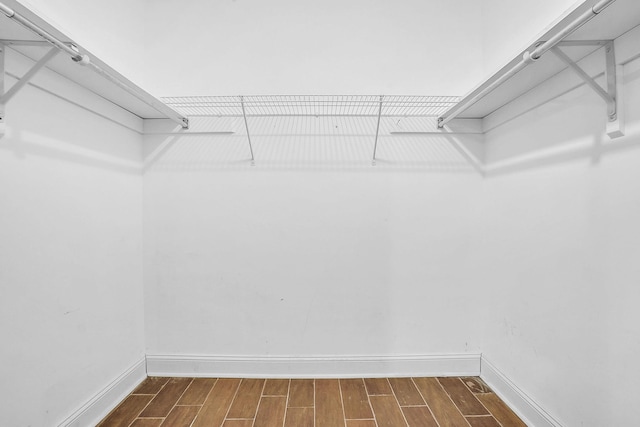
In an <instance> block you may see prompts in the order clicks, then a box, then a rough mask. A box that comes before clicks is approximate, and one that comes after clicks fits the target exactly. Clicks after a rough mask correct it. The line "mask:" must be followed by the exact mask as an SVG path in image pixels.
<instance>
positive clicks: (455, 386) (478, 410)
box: [438, 378, 490, 415]
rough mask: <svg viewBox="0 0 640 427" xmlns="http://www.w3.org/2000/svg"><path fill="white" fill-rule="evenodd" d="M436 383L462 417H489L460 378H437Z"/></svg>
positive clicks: (487, 412)
mask: <svg viewBox="0 0 640 427" xmlns="http://www.w3.org/2000/svg"><path fill="white" fill-rule="evenodd" d="M438 382H439V383H440V384H441V385H442V387H443V388H444V390H445V391H446V392H447V394H449V397H451V400H453V403H455V404H456V406H457V407H458V409H459V410H460V412H462V415H490V413H489V411H487V408H485V407H484V405H483V404H482V403H480V401H479V400H478V399H476V396H475V395H474V394H473V393H471V391H469V389H468V388H467V386H466V385H464V384H463V383H462V381H461V380H460V378H438Z"/></svg>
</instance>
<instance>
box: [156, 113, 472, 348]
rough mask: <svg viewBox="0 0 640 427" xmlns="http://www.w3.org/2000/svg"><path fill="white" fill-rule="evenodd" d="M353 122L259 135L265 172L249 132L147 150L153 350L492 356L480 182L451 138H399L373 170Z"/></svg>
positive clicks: (359, 126)
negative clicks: (483, 331)
mask: <svg viewBox="0 0 640 427" xmlns="http://www.w3.org/2000/svg"><path fill="white" fill-rule="evenodd" d="M332 120H334V121H336V122H335V123H333V125H331V126H329V122H330V121H332ZM348 120H349V119H345V118H342V119H315V118H307V119H305V118H302V119H299V120H298V121H297V124H298V126H300V127H302V128H304V129H306V133H303V134H302V135H300V134H298V133H297V132H296V131H294V135H296V136H293V137H292V136H287V131H288V130H291V129H292V126H293V127H294V128H295V122H296V121H293V122H290V123H289V124H288V125H284V124H283V123H279V124H278V122H277V121H276V122H275V123H276V125H275V126H273V128H272V127H265V128H263V129H262V130H256V128H255V126H253V125H252V129H254V131H255V133H252V141H253V144H254V150H255V153H256V166H254V167H252V166H250V161H249V157H248V156H249V154H248V153H249V152H248V146H247V141H246V137H245V136H244V135H243V134H242V132H239V134H238V135H234V136H201V137H198V136H191V137H182V138H177V139H173V137H168V138H167V137H157V136H154V137H147V144H148V145H149V146H153V147H156V150H157V149H160V150H161V152H162V154H161V155H159V156H153V155H149V158H150V159H155V160H153V161H151V162H150V163H149V164H148V169H147V172H146V173H145V176H144V185H145V201H144V211H145V219H144V228H145V235H144V236H145V237H144V238H145V248H146V250H145V292H146V299H145V302H146V306H145V313H146V319H147V321H146V325H147V353H149V354H160V355H180V354H185V355H205V356H211V355H229V356H249V357H261V356H267V355H271V356H274V355H276V356H321V355H322V356H324V355H344V356H360V355H364V356H378V355H384V356H397V355H409V354H419V355H423V354H435V353H438V354H442V353H445V354H448V353H465V352H468V353H477V351H478V349H479V347H478V341H477V340H476V339H475V337H477V336H478V335H477V334H478V333H480V329H479V325H480V324H479V322H478V321H477V319H478V316H479V312H480V311H481V310H482V308H481V307H480V306H478V305H477V300H478V297H479V295H480V292H481V288H479V287H478V286H477V281H476V272H475V270H476V268H475V267H474V265H475V261H474V259H475V255H476V253H477V248H476V246H475V245H476V242H477V241H478V239H476V238H475V234H476V230H477V229H478V226H477V225H478V222H477V217H476V212H477V204H478V203H479V199H478V197H479V195H480V191H479V190H480V189H481V187H482V180H481V178H480V177H479V175H478V174H477V173H476V172H475V171H474V170H473V168H471V167H469V165H468V164H467V163H466V161H465V160H464V158H462V157H461V155H460V153H459V152H458V151H456V149H455V148H453V146H452V145H451V144H450V143H449V142H447V141H446V140H445V139H444V138H443V137H440V136H438V137H433V138H431V139H430V138H429V137H424V136H423V137H417V138H416V137H413V138H411V137H410V138H406V137H404V138H403V137H396V138H395V139H393V138H392V137H388V133H387V136H386V137H385V139H384V140H381V141H380V144H381V145H380V151H379V152H378V156H379V157H378V165H377V166H375V167H374V166H371V155H372V149H373V142H374V141H373V139H374V138H373V137H374V134H375V121H374V122H371V120H370V119H368V118H367V119H351V126H352V127H351V128H349V127H348V125H347V123H346V121H348ZM301 122H304V124H302V123H301ZM317 122H321V123H320V124H318V123H317ZM363 122H364V124H363ZM257 123H259V121H257V120H252V124H257ZM268 123H269V124H273V123H274V122H273V121H271V122H268ZM337 123H339V125H338V124H337ZM314 126H318V127H319V128H325V129H326V128H328V127H330V128H332V129H335V128H338V129H340V130H336V131H335V134H334V135H333V136H329V137H326V136H325V137H322V138H318V137H317V136H316V135H315V134H316V131H314V129H315V127H314ZM344 127H347V129H344ZM240 129H242V128H240ZM358 130H359V131H358ZM363 130H364V132H366V133H364V135H363ZM384 132H385V128H384V127H383V133H384ZM163 140H166V141H165V142H164V143H165V145H164V146H163V145H162V142H163ZM149 151H150V152H153V150H149ZM402 155H404V161H403V160H401V157H402ZM421 162H422V163H421Z"/></svg>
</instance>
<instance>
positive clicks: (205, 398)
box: [189, 378, 218, 427]
mask: <svg viewBox="0 0 640 427" xmlns="http://www.w3.org/2000/svg"><path fill="white" fill-rule="evenodd" d="M213 379H214V380H215V381H214V382H213V384H211V388H210V389H209V392H208V393H207V395H206V396H205V397H204V402H202V405H201V406H200V410H199V411H198V413H197V414H196V416H195V418H194V419H193V421H191V424H190V425H189V427H191V426H192V425H193V424H194V423H195V422H196V420H197V419H198V415H200V411H202V408H204V404H205V403H207V400H208V399H209V395H211V392H212V391H213V388H214V387H215V386H216V384H218V378H213Z"/></svg>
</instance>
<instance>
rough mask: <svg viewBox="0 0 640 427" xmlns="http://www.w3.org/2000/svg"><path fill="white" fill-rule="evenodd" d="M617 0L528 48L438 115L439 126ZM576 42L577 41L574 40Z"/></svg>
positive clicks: (600, 5)
mask: <svg viewBox="0 0 640 427" xmlns="http://www.w3.org/2000/svg"><path fill="white" fill-rule="evenodd" d="M615 1H616V0H600V1H598V2H597V3H595V4H594V5H593V6H591V7H590V8H589V9H588V10H586V11H584V12H583V13H582V14H581V15H580V16H578V17H577V18H575V19H574V20H573V21H571V22H570V23H568V24H567V25H565V26H564V27H563V28H560V29H559V30H558V31H557V32H556V33H555V34H553V35H552V36H551V37H550V38H549V39H547V40H545V41H541V42H539V43H537V44H536V45H535V47H534V48H532V49H531V50H527V51H525V52H524V54H523V55H522V58H521V59H520V60H519V61H518V62H517V63H514V64H513V66H511V67H509V68H507V69H505V70H501V71H500V73H498V74H496V75H495V76H493V77H492V78H491V79H489V80H487V81H486V82H485V83H483V84H482V85H481V86H479V87H478V88H476V89H475V90H474V91H472V92H471V93H469V94H468V95H467V96H465V97H464V98H463V99H461V100H460V102H458V104H456V105H454V106H453V107H451V108H450V109H448V110H447V111H445V112H444V113H443V114H442V115H441V116H440V117H438V128H443V127H444V126H445V125H446V124H447V123H448V122H449V121H451V120H453V119H455V118H456V117H458V116H460V115H461V114H462V113H463V112H464V111H466V110H468V109H469V108H470V107H471V106H472V105H474V104H476V103H477V102H478V101H480V100H481V99H482V98H484V97H485V96H487V95H488V94H489V93H491V92H493V91H494V90H495V89H496V88H497V87H498V86H501V85H502V84H503V83H505V82H506V81H508V80H510V79H511V78H512V77H514V76H515V75H516V74H518V73H519V72H520V71H522V70H523V69H525V68H526V67H528V66H529V65H531V64H533V63H534V62H536V61H537V60H538V59H540V57H542V55H544V54H545V53H546V52H547V51H549V50H551V49H553V48H554V47H555V46H557V45H559V44H560V43H562V42H564V40H565V39H566V38H567V37H569V36H570V35H571V34H573V33H574V32H575V31H576V30H578V29H579V28H580V27H582V26H583V25H585V24H586V23H587V22H589V21H590V20H591V19H593V18H594V17H595V16H597V15H598V14H599V13H601V12H602V11H603V10H604V9H606V8H607V7H608V6H610V5H611V4H612V3H614V2H615ZM574 43H575V42H574ZM578 43H590V41H586V42H578Z"/></svg>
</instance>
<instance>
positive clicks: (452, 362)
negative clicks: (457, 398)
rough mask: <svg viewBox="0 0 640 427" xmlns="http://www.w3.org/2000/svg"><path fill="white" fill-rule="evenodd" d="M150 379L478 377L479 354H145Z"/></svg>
mask: <svg viewBox="0 0 640 427" xmlns="http://www.w3.org/2000/svg"><path fill="white" fill-rule="evenodd" d="M147 372H148V374H149V375H150V376H173V377H175V376H183V377H216V378H225V377H227V378H229V377H239V378H256V377H259V378H354V377H370V378H372V377H402V376H404V377H408V376H465V375H467V376H477V375H479V374H480V354H445V355H418V356H348V357H344V356H318V357H295V356H292V357H288V356H272V357H250V356H191V355H160V354H158V355H147Z"/></svg>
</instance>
